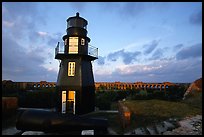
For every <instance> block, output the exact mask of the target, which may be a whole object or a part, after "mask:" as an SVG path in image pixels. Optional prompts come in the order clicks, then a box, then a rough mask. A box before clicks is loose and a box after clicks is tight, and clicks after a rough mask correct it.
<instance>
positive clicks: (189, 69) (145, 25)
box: [2, 2, 202, 82]
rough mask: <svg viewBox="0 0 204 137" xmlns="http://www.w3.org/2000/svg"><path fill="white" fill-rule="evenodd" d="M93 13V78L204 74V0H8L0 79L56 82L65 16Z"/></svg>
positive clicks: (187, 78) (173, 78)
mask: <svg viewBox="0 0 204 137" xmlns="http://www.w3.org/2000/svg"><path fill="white" fill-rule="evenodd" d="M76 12H79V13H80V16H81V17H83V18H85V19H86V20H87V21H88V26H87V30H88V37H89V38H90V39H91V42H90V43H89V44H90V45H92V46H94V47H97V48H98V49H99V51H98V55H99V58H98V59H97V60H95V61H94V62H92V65H93V73H94V80H95V82H115V81H121V82H137V81H142V82H165V81H169V82H193V81H194V80H196V79H198V78H200V77H202V3H201V2H144V3H143V2H59V3H58V2H16V3H15V2H3V3H2V80H9V79H10V80H13V81H17V82H24V81H25V82H29V81H30V82H35V81H42V80H45V81H49V82H56V81H57V76H58V71H59V61H58V60H56V59H54V56H55V47H56V45H57V42H60V43H61V49H63V40H62V37H63V36H64V35H65V34H66V27H67V22H66V20H67V18H69V17H71V16H75V15H76Z"/></svg>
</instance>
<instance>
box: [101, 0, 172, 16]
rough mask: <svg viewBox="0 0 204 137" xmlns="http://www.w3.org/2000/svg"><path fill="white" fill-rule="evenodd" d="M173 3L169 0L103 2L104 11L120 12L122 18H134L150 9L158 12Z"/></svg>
mask: <svg viewBox="0 0 204 137" xmlns="http://www.w3.org/2000/svg"><path fill="white" fill-rule="evenodd" d="M170 4H171V3H168V2H103V3H100V5H102V7H103V9H105V10H104V11H106V12H109V13H110V12H115V13H116V14H119V15H120V17H121V19H124V18H125V19H126V20H127V19H131V20H132V19H133V18H135V17H136V16H139V15H142V13H144V12H146V11H148V10H151V9H153V10H156V11H158V12H163V11H166V10H167V9H168V8H169V5H170Z"/></svg>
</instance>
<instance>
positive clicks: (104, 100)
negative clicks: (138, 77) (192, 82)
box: [95, 86, 187, 110]
mask: <svg viewBox="0 0 204 137" xmlns="http://www.w3.org/2000/svg"><path fill="white" fill-rule="evenodd" d="M101 89H103V87H101ZM186 89H187V88H186V87H184V86H170V87H168V89H166V90H164V89H163V90H157V89H132V90H131V89H128V90H125V91H122V90H113V91H110V90H108V91H102V90H101V91H98V92H96V98H95V102H96V107H98V108H99V109H101V110H109V109H110V107H111V103H112V102H115V101H118V100H122V99H128V100H147V99H161V100H169V101H179V100H181V99H182V98H183V95H184V93H185V91H186Z"/></svg>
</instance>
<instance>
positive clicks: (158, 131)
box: [124, 115, 202, 135]
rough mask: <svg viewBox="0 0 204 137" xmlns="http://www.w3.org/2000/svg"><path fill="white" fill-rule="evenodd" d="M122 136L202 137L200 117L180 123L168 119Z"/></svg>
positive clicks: (188, 118)
mask: <svg viewBox="0 0 204 137" xmlns="http://www.w3.org/2000/svg"><path fill="white" fill-rule="evenodd" d="M124 135H202V115H196V116H194V117H187V118H184V119H183V120H181V121H177V119H168V120H167V121H163V122H161V123H158V124H156V125H153V126H147V127H141V128H137V129H135V130H133V131H131V132H128V133H125V134H124Z"/></svg>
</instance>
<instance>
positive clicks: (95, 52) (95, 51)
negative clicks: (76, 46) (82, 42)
mask: <svg viewBox="0 0 204 137" xmlns="http://www.w3.org/2000/svg"><path fill="white" fill-rule="evenodd" d="M88 55H90V56H93V57H96V58H98V48H96V47H94V46H91V45H90V44H89V45H88Z"/></svg>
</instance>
